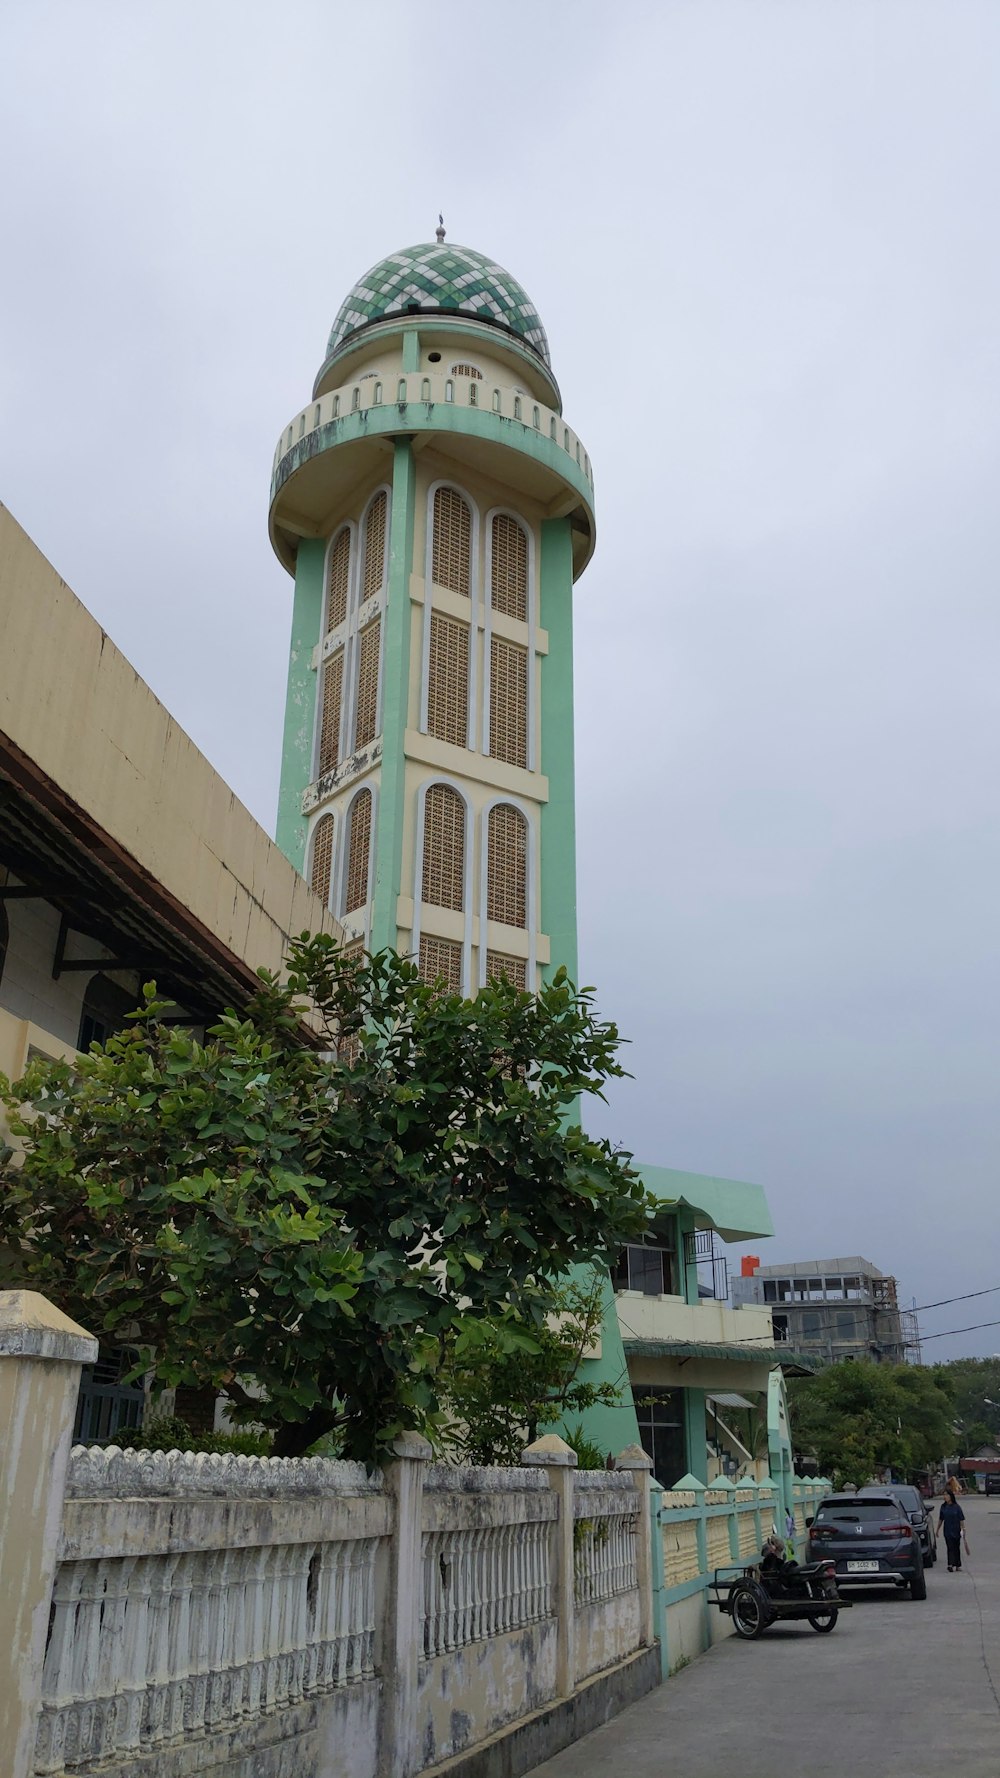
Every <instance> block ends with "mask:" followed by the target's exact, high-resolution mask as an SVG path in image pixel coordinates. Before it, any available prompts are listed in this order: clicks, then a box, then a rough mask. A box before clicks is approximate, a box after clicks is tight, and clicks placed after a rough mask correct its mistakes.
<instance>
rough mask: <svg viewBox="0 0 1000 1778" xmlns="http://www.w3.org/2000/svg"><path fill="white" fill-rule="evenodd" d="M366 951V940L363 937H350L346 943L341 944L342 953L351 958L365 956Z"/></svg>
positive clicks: (343, 955)
mask: <svg viewBox="0 0 1000 1778" xmlns="http://www.w3.org/2000/svg"><path fill="white" fill-rule="evenodd" d="M364 952H365V941H364V939H363V938H352V939H349V940H348V942H347V944H346V945H341V947H340V955H341V956H342V957H348V958H350V959H353V958H355V957H363V956H364Z"/></svg>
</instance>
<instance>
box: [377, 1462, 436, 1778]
mask: <svg viewBox="0 0 1000 1778" xmlns="http://www.w3.org/2000/svg"><path fill="white" fill-rule="evenodd" d="M392 1448H393V1452H394V1454H395V1458H396V1461H395V1462H394V1463H390V1464H389V1465H388V1466H387V1468H386V1472H385V1479H386V1485H387V1487H388V1488H389V1491H390V1493H391V1494H392V1497H393V1501H394V1504H395V1522H394V1524H393V1528H392V1539H391V1543H390V1558H389V1586H388V1598H387V1599H386V1600H385V1601H384V1605H383V1619H382V1622H383V1635H382V1660H381V1666H382V1685H383V1691H382V1713H381V1723H380V1732H379V1758H378V1771H379V1775H380V1778H411V1774H412V1773H414V1772H417V1771H419V1769H420V1766H421V1765H422V1763H423V1761H422V1756H421V1752H420V1749H419V1747H418V1746H417V1679H418V1675H419V1669H420V1651H421V1647H422V1643H423V1603H424V1563H423V1502H424V1464H425V1463H426V1462H427V1460H428V1458H429V1457H430V1456H431V1447H430V1445H429V1444H428V1442H427V1440H426V1439H425V1438H422V1437H421V1435H420V1433H419V1432H404V1433H402V1434H401V1435H400V1437H399V1438H397V1439H396V1440H395V1441H394V1443H393V1447H392Z"/></svg>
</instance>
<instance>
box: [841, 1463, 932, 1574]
mask: <svg viewBox="0 0 1000 1778" xmlns="http://www.w3.org/2000/svg"><path fill="white" fill-rule="evenodd" d="M858 1494H859V1499H861V1500H866V1499H869V1498H873V1499H876V1500H881V1498H882V1496H883V1494H894V1495H895V1496H896V1499H897V1500H898V1501H899V1504H900V1506H901V1507H902V1508H903V1510H904V1512H905V1513H906V1516H907V1518H908V1519H909V1521H910V1524H911V1525H912V1526H913V1529H914V1531H915V1532H916V1533H917V1536H918V1537H919V1539H920V1548H921V1549H922V1550H923V1552H924V1567H925V1568H933V1566H934V1564H935V1562H936V1561H937V1542H936V1540H935V1537H934V1526H933V1523H932V1522H931V1518H930V1515H929V1514H928V1511H927V1507H926V1505H925V1503H924V1498H923V1495H922V1494H921V1492H920V1489H919V1488H913V1487H911V1486H910V1484H909V1482H886V1483H885V1484H884V1486H882V1487H878V1488H877V1487H875V1486H874V1484H873V1485H872V1486H871V1487H870V1488H861V1489H859V1491H858Z"/></svg>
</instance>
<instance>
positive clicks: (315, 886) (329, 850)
mask: <svg viewBox="0 0 1000 1778" xmlns="http://www.w3.org/2000/svg"><path fill="white" fill-rule="evenodd" d="M332 866H333V816H332V815H321V816H320V819H319V820H318V821H317V823H316V830H315V832H314V834H313V842H312V867H311V869H310V872H309V882H310V885H311V887H312V892H313V894H314V895H318V896H319V898H320V901H321V902H322V903H323V906H324V907H329V905H330V871H331V869H332Z"/></svg>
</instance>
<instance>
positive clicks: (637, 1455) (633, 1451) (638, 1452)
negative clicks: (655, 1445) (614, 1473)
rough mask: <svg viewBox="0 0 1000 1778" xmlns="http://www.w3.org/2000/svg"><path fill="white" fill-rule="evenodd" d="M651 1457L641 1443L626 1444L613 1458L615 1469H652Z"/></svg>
mask: <svg viewBox="0 0 1000 1778" xmlns="http://www.w3.org/2000/svg"><path fill="white" fill-rule="evenodd" d="M652 1467H653V1459H652V1457H650V1456H648V1455H647V1453H646V1452H645V1451H644V1450H643V1448H642V1446H641V1445H626V1446H625V1449H624V1451H619V1453H618V1455H617V1457H616V1458H615V1468H616V1469H652Z"/></svg>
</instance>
